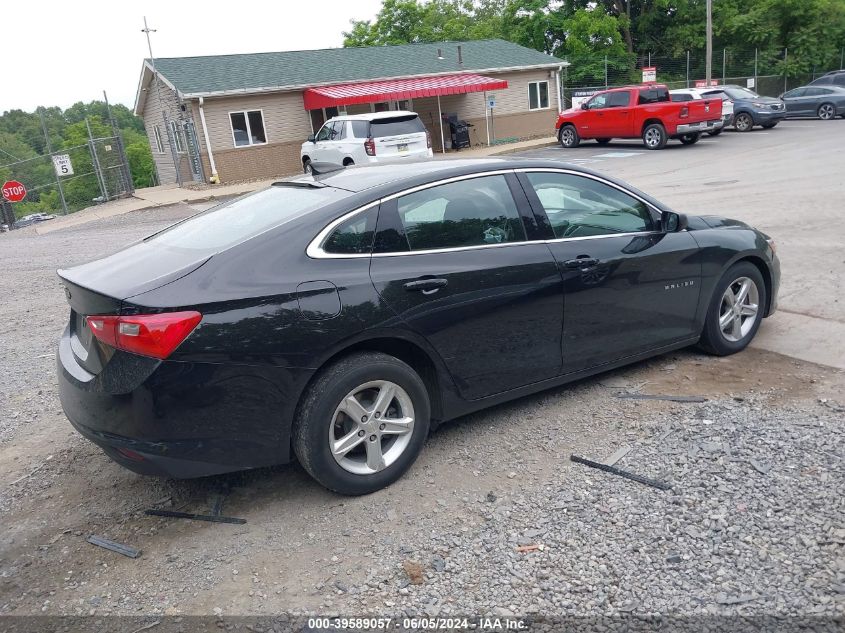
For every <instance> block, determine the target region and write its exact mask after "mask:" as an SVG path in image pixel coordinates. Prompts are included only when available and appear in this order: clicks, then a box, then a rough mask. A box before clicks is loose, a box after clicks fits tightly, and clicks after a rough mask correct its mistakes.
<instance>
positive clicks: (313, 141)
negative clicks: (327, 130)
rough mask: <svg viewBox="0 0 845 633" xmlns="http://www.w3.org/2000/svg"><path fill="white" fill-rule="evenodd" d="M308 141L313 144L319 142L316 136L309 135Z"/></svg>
mask: <svg viewBox="0 0 845 633" xmlns="http://www.w3.org/2000/svg"><path fill="white" fill-rule="evenodd" d="M308 140H309V141H310V142H311V143H316V142H317V137H316V136H314V135H313V134H309V135H308Z"/></svg>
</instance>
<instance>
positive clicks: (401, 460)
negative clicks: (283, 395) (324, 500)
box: [293, 352, 431, 495]
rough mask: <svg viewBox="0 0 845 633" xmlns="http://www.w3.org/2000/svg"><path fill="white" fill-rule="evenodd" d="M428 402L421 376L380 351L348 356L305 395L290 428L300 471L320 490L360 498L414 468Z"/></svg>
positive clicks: (425, 426) (424, 431)
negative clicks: (304, 471)
mask: <svg viewBox="0 0 845 633" xmlns="http://www.w3.org/2000/svg"><path fill="white" fill-rule="evenodd" d="M430 410H431V409H430V403H429V397H428V392H427V390H426V387H425V384H424V383H423V381H422V379H421V378H420V377H419V375H418V374H417V373H416V372H415V371H414V370H413V369H412V368H411V367H410V366H408V365H407V364H406V363H404V362H402V361H401V360H399V359H398V358H394V357H393V356H388V355H387V354H382V353H379V352H361V353H356V354H352V355H350V356H347V357H345V358H342V359H341V360H339V361H337V362H336V363H334V364H332V365H331V366H329V367H327V368H326V369H324V370H323V371H322V372H321V373H320V375H319V376H318V377H317V379H316V380H315V381H314V383H313V384H312V385H311V386H310V388H309V389H308V390H307V392H306V394H305V396H304V398H303V400H302V402H301V404H300V406H299V408H298V410H297V417H296V420H295V422H294V428H293V449H294V452H295V453H296V456H297V458H298V459H299V462H300V463H301V464H302V466H303V468H305V470H306V471H307V472H308V474H310V475H311V476H312V477H313V478H314V479H316V480H317V481H318V482H319V483H321V484H322V485H323V486H325V487H326V488H329V489H330V490H334V491H335V492H339V493H341V494H345V495H363V494H368V493H371V492H375V491H376V490H379V489H381V488H384V487H385V486H389V485H390V484H392V483H393V482H394V481H396V480H397V479H399V478H400V477H401V476H402V475H403V474H404V473H405V471H407V470H408V468H410V466H411V464H413V463H414V460H416V458H417V456H418V455H419V453H420V451H421V450H422V446H423V443H424V442H425V438H426V436H427V435H428V429H429V418H430Z"/></svg>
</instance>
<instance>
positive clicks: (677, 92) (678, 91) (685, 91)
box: [669, 88, 707, 97]
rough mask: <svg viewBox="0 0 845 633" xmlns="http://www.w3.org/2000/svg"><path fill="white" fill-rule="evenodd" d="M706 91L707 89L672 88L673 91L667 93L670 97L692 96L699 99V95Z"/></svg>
mask: <svg viewBox="0 0 845 633" xmlns="http://www.w3.org/2000/svg"><path fill="white" fill-rule="evenodd" d="M705 90H707V88H674V89H673V90H670V91H669V94H670V95H693V96H695V97H700V96H701V93H702V92H704V91H705Z"/></svg>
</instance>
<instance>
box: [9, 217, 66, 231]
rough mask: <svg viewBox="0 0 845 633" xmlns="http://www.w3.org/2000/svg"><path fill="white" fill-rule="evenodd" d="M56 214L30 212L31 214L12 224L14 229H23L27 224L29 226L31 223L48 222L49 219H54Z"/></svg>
mask: <svg viewBox="0 0 845 633" xmlns="http://www.w3.org/2000/svg"><path fill="white" fill-rule="evenodd" d="M55 218H56V216H55V215H53V214H52V213H30V214H29V215H25V216H23V217H21V218H18V220H17V221H16V222H15V223H14V224H13V225H12V228H13V229H22V228H24V227H25V226H29V225H30V224H38V223H39V222H46V221H47V220H53V219H55Z"/></svg>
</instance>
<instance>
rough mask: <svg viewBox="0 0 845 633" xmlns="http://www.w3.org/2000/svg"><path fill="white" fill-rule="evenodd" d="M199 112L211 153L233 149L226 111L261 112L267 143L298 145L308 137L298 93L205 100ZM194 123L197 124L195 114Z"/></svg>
mask: <svg viewBox="0 0 845 633" xmlns="http://www.w3.org/2000/svg"><path fill="white" fill-rule="evenodd" d="M203 109H204V110H205V122H206V125H207V126H208V136H209V138H210V139H211V148H212V150H213V151H215V152H216V151H218V150H227V149H232V148H234V147H235V143H234V141H233V140H232V125H231V123H230V122H229V113H230V112H242V111H244V110H262V111H263V113H264V131H265V133H266V134H267V142H268V143H286V142H290V141H300V142H302V141H304V140H305V139H306V138H308V135H309V134H311V126H310V124H309V122H308V113H307V112H306V110H305V107H304V106H303V104H302V93H301V92H278V93H273V94H265V95H250V96H245V97H225V98H220V99H205V102H204V104H203ZM195 121H199V112H197V116H196V118H195ZM204 142H205V141H203V143H204ZM250 149H251V147H249V146H247V147H239V148H238V150H240V151H245V152H248V151H249V150H250Z"/></svg>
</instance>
